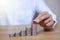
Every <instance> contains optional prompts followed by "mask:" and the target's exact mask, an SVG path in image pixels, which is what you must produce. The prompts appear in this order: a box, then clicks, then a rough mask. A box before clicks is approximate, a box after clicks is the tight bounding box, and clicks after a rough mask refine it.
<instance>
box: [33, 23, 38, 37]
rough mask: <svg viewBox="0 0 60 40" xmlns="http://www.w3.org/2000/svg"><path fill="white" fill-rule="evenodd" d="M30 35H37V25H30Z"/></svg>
mask: <svg viewBox="0 0 60 40" xmlns="http://www.w3.org/2000/svg"><path fill="white" fill-rule="evenodd" d="M32 35H33V36H34V35H37V24H32Z"/></svg>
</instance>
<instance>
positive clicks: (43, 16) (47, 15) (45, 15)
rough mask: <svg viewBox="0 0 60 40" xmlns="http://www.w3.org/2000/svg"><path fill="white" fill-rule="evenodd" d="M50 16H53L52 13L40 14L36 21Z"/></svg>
mask: <svg viewBox="0 0 60 40" xmlns="http://www.w3.org/2000/svg"><path fill="white" fill-rule="evenodd" d="M50 16H51V15H50V14H48V13H44V14H39V15H38V16H37V18H36V19H35V20H34V21H35V22H36V23H39V22H40V21H43V20H45V19H47V18H49V17H50Z"/></svg>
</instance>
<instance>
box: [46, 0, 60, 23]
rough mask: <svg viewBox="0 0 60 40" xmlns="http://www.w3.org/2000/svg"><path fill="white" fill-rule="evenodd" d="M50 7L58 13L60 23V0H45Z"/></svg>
mask: <svg viewBox="0 0 60 40" xmlns="http://www.w3.org/2000/svg"><path fill="white" fill-rule="evenodd" d="M45 2H46V3H47V5H48V6H49V7H50V9H51V10H52V11H53V12H54V13H55V14H56V16H57V21H58V24H60V0H45Z"/></svg>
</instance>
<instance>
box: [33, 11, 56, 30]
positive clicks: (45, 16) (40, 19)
mask: <svg viewBox="0 0 60 40" xmlns="http://www.w3.org/2000/svg"><path fill="white" fill-rule="evenodd" d="M33 23H37V24H40V25H41V26H42V27H44V29H45V30H51V29H52V27H53V25H54V23H55V22H54V20H53V18H52V16H51V15H50V14H49V13H48V12H42V13H41V14H39V15H38V16H37V17H36V18H35V20H33Z"/></svg>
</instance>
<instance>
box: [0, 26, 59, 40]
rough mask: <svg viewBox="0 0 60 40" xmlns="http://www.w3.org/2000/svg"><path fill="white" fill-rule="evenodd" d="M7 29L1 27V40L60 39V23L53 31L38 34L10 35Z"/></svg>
mask: <svg viewBox="0 0 60 40" xmlns="http://www.w3.org/2000/svg"><path fill="white" fill-rule="evenodd" d="M5 28H6V29H4V28H2V27H0V40H60V25H57V27H56V29H55V30H54V31H51V32H44V31H43V30H41V31H40V33H39V34H37V35H36V36H22V37H9V35H8V34H7V32H6V31H8V29H7V28H8V27H5Z"/></svg>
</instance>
